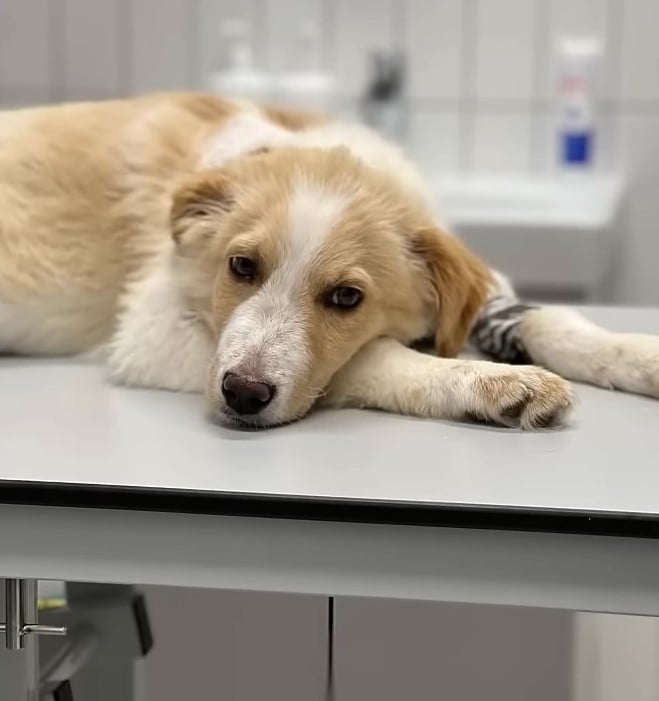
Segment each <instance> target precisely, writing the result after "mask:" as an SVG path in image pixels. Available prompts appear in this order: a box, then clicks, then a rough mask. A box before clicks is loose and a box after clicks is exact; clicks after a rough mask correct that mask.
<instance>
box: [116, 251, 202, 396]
mask: <svg viewBox="0 0 659 701" xmlns="http://www.w3.org/2000/svg"><path fill="white" fill-rule="evenodd" d="M176 281H177V273H176V268H175V261H174V259H173V258H172V252H171V251H170V252H167V253H166V254H165V255H163V256H162V257H161V258H160V259H159V260H157V261H156V262H155V264H154V265H153V267H152V268H151V270H150V272H149V273H148V274H146V275H145V276H144V277H143V278H141V279H140V280H139V281H138V282H136V283H135V284H134V285H133V286H132V287H131V288H130V290H129V292H128V294H127V296H126V300H125V301H126V304H125V308H124V311H123V312H122V313H121V314H120V316H119V320H118V327H117V331H116V333H115V334H114V336H113V338H112V340H111V342H110V344H109V349H108V350H109V355H108V366H109V370H110V376H111V378H112V380H113V381H115V382H118V383H121V384H125V385H135V386H140V387H158V388H161V389H172V390H180V391H186V392H201V391H203V388H204V383H205V379H206V373H207V370H208V366H209V364H210V361H211V358H212V357H213V350H214V349H213V343H212V340H211V338H210V333H209V332H208V330H207V329H206V327H205V326H204V325H203V324H202V322H201V321H200V320H199V319H197V318H196V317H195V316H194V315H192V314H191V313H190V312H189V311H188V310H187V309H186V307H185V305H184V302H183V300H182V298H181V295H180V292H179V289H178V286H177V284H176Z"/></svg>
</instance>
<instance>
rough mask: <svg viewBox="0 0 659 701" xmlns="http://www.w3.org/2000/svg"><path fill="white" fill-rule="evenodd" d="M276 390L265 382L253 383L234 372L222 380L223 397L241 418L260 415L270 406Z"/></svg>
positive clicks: (228, 373)
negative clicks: (260, 412)
mask: <svg viewBox="0 0 659 701" xmlns="http://www.w3.org/2000/svg"><path fill="white" fill-rule="evenodd" d="M274 394H275V388H274V387H273V386H272V385H268V384H266V383H265V382H253V381H252V380H248V379H246V378H244V377H241V376H240V375H236V373H234V372H227V373H226V374H225V375H224V378H223V379H222V395H223V396H224V399H225V401H226V403H227V404H228V405H229V406H230V407H231V408H232V409H233V410H234V411H235V412H236V414H240V415H241V416H249V415H250V414H258V413H259V411H261V409H265V407H267V406H268V404H270V401H271V400H272V398H273V397H274Z"/></svg>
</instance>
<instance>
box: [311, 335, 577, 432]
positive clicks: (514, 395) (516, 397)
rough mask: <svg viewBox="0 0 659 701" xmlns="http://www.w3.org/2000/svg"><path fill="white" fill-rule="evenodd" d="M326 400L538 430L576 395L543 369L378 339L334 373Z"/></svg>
mask: <svg viewBox="0 0 659 701" xmlns="http://www.w3.org/2000/svg"><path fill="white" fill-rule="evenodd" d="M323 404H325V405H330V406H346V407H359V408H372V409H382V410H384V411H390V412H395V413H399V414H407V415H411V416H421V417H428V418H435V419H457V420H481V421H487V422H492V423H495V424H498V425H501V426H510V427H521V428H525V429H533V428H544V427H547V426H554V425H560V424H562V423H563V422H564V421H565V419H566V418H567V416H568V414H569V412H570V409H571V407H572V404H573V396H572V391H571V389H570V385H569V383H568V382H566V381H565V380H563V379H562V378H560V377H558V376H557V375H554V374H552V373H550V372H547V371H546V370H543V369H541V368H537V367H533V366H528V365H502V364H500V363H490V362H487V361H482V360H455V359H446V358H438V357H435V356H429V355H425V354H422V353H419V352H417V351H415V350H412V349H410V348H406V347H405V346H403V345H402V344H400V343H398V342H397V341H394V340H392V339H377V340H375V341H372V342H371V343H370V344H368V345H367V346H365V347H364V348H363V349H362V350H361V351H359V353H357V355H356V356H355V357H354V358H353V359H352V360H351V361H350V362H349V363H348V364H347V365H346V366H345V367H344V368H343V369H342V370H340V371H339V373H338V374H337V375H336V376H335V377H334V379H333V380H332V383H331V384H330V386H329V388H328V390H327V394H326V396H325V397H324V399H323Z"/></svg>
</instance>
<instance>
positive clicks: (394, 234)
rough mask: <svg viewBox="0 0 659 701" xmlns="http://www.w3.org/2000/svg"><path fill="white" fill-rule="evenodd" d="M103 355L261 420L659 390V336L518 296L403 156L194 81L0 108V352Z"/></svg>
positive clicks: (350, 129)
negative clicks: (578, 390) (172, 88)
mask: <svg viewBox="0 0 659 701" xmlns="http://www.w3.org/2000/svg"><path fill="white" fill-rule="evenodd" d="M428 340H430V342H431V343H432V345H433V346H434V350H435V353H434V354H428V353H422V352H419V350H417V345H418V344H420V343H423V342H426V341H428ZM468 343H471V344H472V345H473V346H475V348H476V349H477V350H479V351H481V352H483V353H486V354H487V355H488V356H489V357H490V360H471V359H460V358H458V355H459V354H460V352H461V351H462V350H463V349H464V348H465V346H466V345H467V344H468ZM99 348H100V349H102V350H103V354H104V357H105V361H106V363H107V368H108V375H109V377H110V379H111V380H112V381H114V382H116V383H119V384H123V385H129V386H139V387H151V388H162V389H169V390H178V391H192V392H205V395H206V398H207V404H208V407H209V410H210V413H211V414H212V415H213V416H214V417H215V418H218V419H220V420H222V421H224V422H226V423H233V424H240V425H246V426H251V427H259V428H264V427H270V426H275V425H278V424H285V423H287V422H290V421H294V420H296V419H299V418H301V417H303V416H304V415H305V414H307V413H308V412H309V411H310V410H311V409H312V407H314V406H317V405H324V406H334V407H363V408H375V409H380V410H385V411H390V412H397V413H401V414H407V415H413V416H419V417H429V418H435V419H452V420H470V421H471V420H477V421H486V422H490V423H494V424H497V425H501V426H507V427H521V428H523V429H533V428H542V427H548V426H557V425H560V424H563V423H564V422H565V421H566V420H567V418H568V416H569V414H570V411H571V409H572V407H573V404H574V398H573V393H572V389H571V386H570V383H569V381H568V380H577V381H583V382H588V383H592V384H594V385H599V386H601V387H609V388H617V389H621V390H626V391H629V392H636V393H641V394H645V395H650V396H653V397H659V337H652V336H644V335H624V334H614V333H611V332H608V331H606V330H603V329H600V328H598V327H596V326H594V325H593V324H591V323H589V322H588V321H586V320H585V319H584V318H582V317H581V316H579V315H577V314H576V313H574V312H572V311H569V310H561V309H554V308H533V307H530V306H527V305H524V304H522V303H520V302H519V301H518V300H517V299H516V297H515V294H514V291H513V289H512V287H511V286H510V284H509V282H508V281H507V279H506V278H505V277H504V276H503V275H502V274H500V273H498V272H496V271H493V270H491V269H490V268H489V267H488V266H487V264H486V263H484V262H483V261H481V260H480V259H479V258H478V257H477V256H476V255H474V254H473V253H472V252H471V251H469V250H468V249H467V248H466V247H465V245H463V244H462V243H461V242H460V240H459V238H457V237H456V236H454V235H452V234H450V233H448V232H447V231H446V228H445V227H444V226H443V224H442V220H441V216H440V214H439V213H438V212H437V211H436V207H435V202H434V198H433V197H432V195H431V194H430V193H429V192H428V190H427V188H426V186H425V184H424V181H423V179H422V178H421V176H420V175H419V173H418V172H417V170H416V168H415V167H414V165H413V164H412V163H411V162H410V161H409V160H408V159H407V158H406V157H405V155H404V154H403V152H402V151H401V150H400V149H399V148H398V147H397V146H394V145H393V144H391V143H388V142H386V141H385V140H383V139H382V138H380V137H379V136H378V135H377V134H375V133H374V132H371V131H369V130H368V129H366V128H365V127H363V126H360V125H353V124H346V123H341V122H337V121H332V120H328V119H325V118H324V117H320V116H316V115H311V114H304V113H301V112H297V111H287V110H283V109H276V108H269V107H264V106H259V105H256V104H251V103H247V102H243V101H234V100H229V99H222V98H220V97H217V96H213V95H205V94H197V93H163V94H154V95H147V96H143V97H137V98H132V99H126V100H114V101H104V102H90V103H75V104H74V103H71V104H63V105H57V106H49V107H44V108H30V109H24V110H14V111H6V112H2V113H0V352H5V353H15V354H27V355H63V354H79V353H84V352H87V351H90V350H93V349H99ZM493 361H505V362H493Z"/></svg>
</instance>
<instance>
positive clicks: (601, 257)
mask: <svg viewBox="0 0 659 701" xmlns="http://www.w3.org/2000/svg"><path fill="white" fill-rule="evenodd" d="M658 24H659V3H657V2H656V0H2V2H0V105H4V106H17V105H29V104H36V103H43V102H58V101H62V100H78V99H89V98H110V97H115V96H122V95H129V94H134V93H141V92H145V91H152V90H163V89H177V88H204V89H209V88H210V89H222V90H223V92H226V88H228V87H230V88H232V89H233V88H235V89H236V90H237V91H238V92H240V93H241V94H248V95H254V96H256V97H263V98H264V99H267V100H269V101H280V102H281V101H284V102H286V101H287V100H288V101H291V100H293V101H297V102H298V103H302V104H307V105H309V104H311V105H312V106H316V105H318V106H321V107H325V106H327V108H328V109H330V111H332V112H337V113H340V114H341V115H342V116H346V117H349V118H355V119H367V120H370V121H371V122H372V123H376V124H379V125H380V126H383V127H385V128H386V129H388V131H389V132H390V133H391V134H392V135H393V136H394V137H395V138H397V139H399V140H400V141H401V142H403V143H404V145H405V147H406V148H407V149H408V150H409V152H410V154H411V155H412V156H413V157H414V158H415V159H416V160H417V162H418V163H419V164H420V165H421V167H422V168H423V169H424V171H425V172H426V173H427V175H428V177H429V179H430V180H431V181H432V182H433V183H436V184H437V185H436V187H437V192H438V196H441V197H442V202H443V206H444V210H445V213H446V216H447V217H448V219H449V221H450V222H451V224H453V225H454V227H455V228H457V229H459V230H460V231H461V232H462V234H463V236H464V237H465V238H466V239H467V241H468V242H469V243H470V244H471V245H472V246H473V247H475V248H476V249H477V250H478V251H479V252H481V253H483V254H484V255H486V256H487V257H488V259H489V260H490V261H491V262H493V263H494V264H495V265H497V266H499V267H500V268H503V269H505V270H506V272H508V273H509V274H510V275H511V276H512V277H513V278H514V280H515V282H516V283H517V285H518V287H519V288H521V289H522V292H525V293H528V296H533V297H537V298H549V299H568V300H574V301H579V300H585V301H590V302H608V303H611V302H614V303H621V304H630V305H649V304H656V303H659V281H658V277H657V275H656V272H655V260H656V259H657V257H658V256H659V237H658V236H657V232H656V225H655V222H656V220H657V215H658V214H659V198H657V197H656V194H655V191H656V187H655V183H656V182H657V177H658V176H659V141H658V139H657V135H658V134H659V79H658V77H657V76H658V74H659V44H658V43H657V41H656V36H655V29H656V27H657V26H658ZM575 41H577V42H581V48H579V46H577V47H576V49H575V46H574V44H575ZM570 42H571V43H572V46H571V48H570V46H569V43H570ZM584 45H586V46H585V48H584ZM375 53H377V54H378V56H379V61H378V62H375V59H374V54H375ZM392 57H393V58H394V59H395V60H392ZM392 63H393V66H392V65H391V64H392ZM401 66H402V71H399V70H398V68H399V67H401ZM575 78H576V79H577V80H580V81H581V82H580V84H578V85H576V86H575V83H574V80H575ZM570 81H572V87H570ZM575 110H576V113H575ZM571 129H572V131H574V130H575V129H576V131H577V132H581V131H583V130H585V131H586V132H587V133H588V135H589V138H590V139H591V140H592V144H591V149H590V153H589V154H588V157H587V159H586V160H587V162H586V163H585V165H584V167H582V168H580V169H579V168H577V169H576V170H581V171H582V174H584V173H585V174H586V175H587V176H588V177H586V178H580V179H579V180H580V182H577V183H574V182H573V180H574V179H573V177H572V176H573V175H574V173H567V172H566V171H568V170H572V171H574V170H575V169H574V168H572V169H570V168H566V167H565V165H566V164H565V163H564V162H562V160H564V159H563V158H562V157H561V155H560V153H559V145H560V140H559V139H560V137H561V135H562V136H563V137H565V135H566V134H569V132H570V130H571ZM573 155H574V154H573ZM493 175H496V176H497V177H495V178H493V177H492V176H493ZM566 180H567V181H568V182H566ZM492 231H495V232H496V236H492V235H491V234H492Z"/></svg>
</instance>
